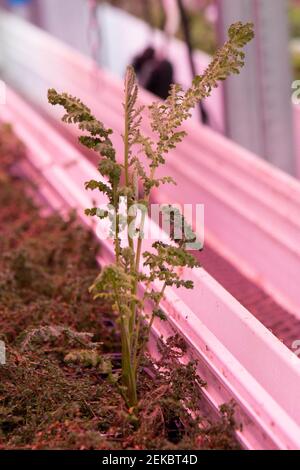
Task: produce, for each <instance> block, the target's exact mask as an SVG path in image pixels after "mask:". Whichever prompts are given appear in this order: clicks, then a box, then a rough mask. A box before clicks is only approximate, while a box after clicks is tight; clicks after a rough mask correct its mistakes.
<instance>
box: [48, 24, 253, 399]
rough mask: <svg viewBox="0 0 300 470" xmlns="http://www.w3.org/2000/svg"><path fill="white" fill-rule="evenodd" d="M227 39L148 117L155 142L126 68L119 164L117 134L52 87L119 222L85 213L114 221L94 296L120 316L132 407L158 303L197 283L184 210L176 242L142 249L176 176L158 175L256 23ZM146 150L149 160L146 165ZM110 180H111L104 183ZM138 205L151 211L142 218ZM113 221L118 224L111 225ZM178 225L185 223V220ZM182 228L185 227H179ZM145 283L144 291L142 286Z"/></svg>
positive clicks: (232, 67)
mask: <svg viewBox="0 0 300 470" xmlns="http://www.w3.org/2000/svg"><path fill="white" fill-rule="evenodd" d="M228 34H229V38H228V41H227V42H226V43H225V44H224V46H223V47H222V48H221V49H220V50H219V51H218V52H217V54H216V55H215V57H214V59H213V60H212V62H211V64H210V65H209V67H208V68H207V70H206V71H205V72H204V74H203V75H199V76H196V77H195V78H194V80H193V82H192V85H191V87H190V88H189V89H188V90H187V91H184V90H183V89H182V87H181V86H180V85H173V86H172V87H171V90H170V94H169V97H168V98H167V99H166V100H165V101H164V102H161V101H159V102H154V103H153V104H152V105H151V106H149V108H148V118H150V123H151V127H152V131H153V134H154V135H155V136H156V137H155V138H152V137H151V138H150V137H148V136H146V135H144V133H143V131H142V121H143V118H144V111H145V110H144V107H141V106H139V105H138V103H137V102H138V86H137V82H136V78H135V74H134V71H133V69H132V68H131V67H128V69H127V72H126V77H125V93H124V94H125V99H124V105H123V106H124V135H123V141H124V155H123V158H122V159H121V158H120V159H119V158H118V159H117V156H116V151H115V149H114V147H113V144H112V141H111V138H110V137H111V134H112V130H111V129H107V128H106V127H105V125H104V124H103V123H102V122H100V121H99V120H97V119H96V118H95V117H94V116H93V115H92V113H91V111H90V109H89V108H88V107H87V106H85V105H84V104H83V103H82V102H81V101H80V100H79V99H77V98H74V97H72V96H70V95H68V94H66V93H63V94H59V93H57V92H56V91H55V90H54V89H51V90H49V93H48V98H49V102H50V103H51V104H52V105H61V106H63V108H64V109H65V112H66V113H65V115H64V116H63V118H62V120H63V121H64V122H66V123H70V124H71V123H72V124H76V125H78V127H79V129H80V130H81V131H83V132H84V135H82V136H81V137H79V141H80V142H81V144H83V145H84V146H86V147H87V148H89V149H93V150H94V151H95V152H96V153H98V154H99V156H100V160H99V165H98V171H99V173H100V174H101V175H102V177H104V179H102V180H101V181H96V180H92V181H88V182H87V183H86V185H85V186H86V189H87V190H98V191H100V192H101V193H104V194H105V195H106V196H107V200H108V202H109V204H110V207H112V208H113V212H114V215H115V217H114V218H113V217H112V213H111V212H110V211H109V210H108V211H105V212H103V211H101V212H100V211H99V210H98V209H97V207H92V208H89V209H87V210H86V214H87V215H88V216H96V217H97V216H99V217H102V218H105V217H108V218H110V219H111V226H112V232H113V238H114V251H115V262H114V263H113V264H111V265H109V266H104V267H103V269H102V271H101V273H100V274H99V276H98V278H97V279H96V280H95V282H94V284H93V285H92V286H91V289H90V290H91V292H92V294H93V295H94V297H95V298H102V299H105V300H109V301H110V302H111V303H112V305H113V308H114V310H115V312H116V313H117V315H118V318H119V322H120V328H121V342H122V377H121V382H120V384H119V385H120V389H121V391H122V394H123V396H124V398H125V400H126V402H127V404H128V406H129V407H134V406H135V405H136V404H137V401H138V397H137V374H138V370H139V365H140V362H141V358H142V355H143V352H144V349H145V346H146V344H147V340H148V337H149V332H150V329H151V326H152V324H153V321H154V319H155V317H160V318H161V319H164V315H163V312H162V311H161V310H160V303H161V300H162V298H163V296H164V292H165V289H166V288H167V287H168V286H176V287H184V288H187V289H191V288H193V283H192V282H191V281H187V280H184V279H182V278H181V276H180V274H179V272H180V269H178V268H183V267H185V266H187V267H189V268H194V267H195V266H197V262H196V260H195V258H194V257H193V255H192V254H191V253H190V252H188V251H187V243H188V242H190V241H194V240H195V235H194V234H193V233H192V230H191V228H187V226H185V230H184V235H183V236H182V237H180V238H178V236H177V235H176V230H175V229H176V223H177V222H176V221H178V213H176V211H174V210H173V208H172V207H166V209H165V215H167V217H169V220H170V222H171V226H172V231H171V232H172V233H171V235H170V238H171V241H170V243H169V244H168V243H164V242H162V241H159V240H157V241H156V242H155V243H154V244H153V250H152V251H151V252H150V251H144V252H143V238H144V233H143V232H144V225H145V218H146V213H147V211H148V210H149V204H150V200H151V193H152V190H153V188H157V187H159V186H160V185H162V184H166V183H175V182H174V181H173V180H172V179H171V178H170V177H168V176H165V177H163V178H158V177H157V170H158V168H159V167H161V166H162V165H164V163H165V161H166V157H167V154H168V153H169V152H170V151H171V150H172V149H174V148H175V147H176V146H177V145H178V144H179V143H180V142H181V141H182V140H183V139H184V137H185V135H186V133H185V131H184V130H182V128H181V126H182V124H183V123H184V121H186V120H187V119H188V118H189V117H190V116H191V111H192V109H193V108H194V107H195V105H196V104H197V103H198V101H199V100H202V99H204V98H206V97H208V96H209V95H210V93H211V91H212V89H213V88H215V87H217V86H218V82H219V81H221V80H225V79H226V78H227V77H228V76H229V75H230V74H235V73H239V70H240V69H241V67H242V66H243V65H244V52H243V51H242V49H243V47H244V46H245V45H246V44H247V43H248V41H250V40H251V39H252V38H253V35H254V33H253V25H252V24H251V23H247V24H242V23H240V22H238V23H236V24H234V25H232V26H231V27H230V29H229V32H228ZM141 153H142V154H143V155H144V157H145V158H144V160H146V163H145V161H144V160H141V158H140V155H141ZM104 181H105V182H104ZM124 197H126V198H127V204H128V213H129V214H130V215H129V216H128V217H127V218H124V215H123V213H122V211H121V209H120V200H121V199H122V198H124ZM136 205H139V207H140V206H141V205H142V206H143V207H144V208H145V211H143V212H142V216H141V217H140V218H139V219H138V214H137V213H138V211H137V210H135V208H136ZM113 219H114V220H113ZM179 220H180V219H179ZM180 223H181V222H180ZM124 230H125V231H126V234H127V235H126V237H127V241H126V243H124V242H122V241H121V232H123V231H124ZM157 280H159V281H160V285H161V288H160V290H159V291H157V290H156V289H154V288H153V282H154V281H157ZM141 286H143V288H142V289H141V288H140V287H141ZM149 301H150V302H151V303H152V307H153V308H152V314H151V317H150V318H145V317H146V316H145V308H144V307H145V302H149Z"/></svg>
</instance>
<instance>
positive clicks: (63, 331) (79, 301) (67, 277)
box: [0, 126, 238, 449]
mask: <svg viewBox="0 0 300 470" xmlns="http://www.w3.org/2000/svg"><path fill="white" fill-rule="evenodd" d="M24 153H25V150H24V149H23V147H22V145H21V144H20V143H19V142H18V141H17V140H16V138H15V137H14V135H13V133H12V131H11V129H10V128H9V127H6V126H4V127H3V126H2V128H1V129H0V182H1V184H0V318H1V323H0V325H1V339H3V340H4V341H5V342H6V346H7V364H6V365H5V366H0V449H21V448H22V449H173V448H176V449H236V448H238V445H237V442H236V441H235V439H234V437H233V431H234V429H235V423H234V419H233V408H232V407H231V406H224V407H223V408H222V410H221V411H222V412H221V418H220V419H219V421H217V422H214V423H211V422H210V421H209V420H208V419H207V418H205V417H204V416H198V418H192V417H191V415H190V414H189V413H188V412H187V411H186V406H183V404H182V401H181V399H182V398H183V399H184V401H185V405H187V406H188V407H189V408H190V409H191V410H192V411H197V410H199V409H200V410H201V392H200V388H201V386H204V384H203V383H202V381H201V379H200V378H199V377H198V376H197V374H196V372H195V364H193V363H191V364H189V365H188V366H185V367H183V366H179V365H178V362H177V358H178V355H180V354H181V351H182V350H184V344H182V340H181V339H180V338H177V337H174V338H172V339H170V340H169V342H168V345H167V346H163V345H162V344H161V345H160V349H161V362H160V363H158V364H156V368H155V367H154V365H153V363H152V362H151V360H150V358H147V357H146V358H145V359H144V364H143V367H142V369H141V372H140V375H139V382H138V391H139V396H140V400H139V405H138V413H136V414H133V413H132V410H128V409H127V408H126V405H125V403H124V401H123V399H122V398H121V396H120V394H119V391H118V389H117V388H116V386H115V385H113V383H112V382H111V380H109V378H108V377H109V374H108V373H107V366H106V364H107V359H110V360H112V363H113V365H114V368H115V369H116V371H117V369H118V368H119V367H120V365H119V363H118V353H119V351H120V340H119V331H118V325H117V324H116V323H115V318H114V316H113V314H112V312H111V309H110V308H109V306H107V305H103V303H102V302H101V301H93V300H91V298H90V294H89V293H88V287H89V286H90V284H91V283H92V281H93V280H94V278H95V276H96V275H97V274H98V267H97V264H96V262H95V258H96V253H97V250H98V247H97V245H96V243H95V242H94V240H93V236H92V234H91V233H89V232H88V231H87V230H85V229H84V228H82V227H81V226H80V225H79V224H78V223H77V221H76V217H75V216H74V215H71V216H70V218H69V220H67V221H65V220H62V219H61V218H60V216H59V215H52V216H50V217H47V218H42V217H41V216H40V215H39V210H38V208H37V207H36V206H35V205H34V203H33V202H32V200H31V199H30V198H29V197H28V196H27V194H28V192H27V189H28V187H29V183H28V182H25V181H23V180H20V179H18V178H15V177H13V176H9V174H11V173H10V172H9V170H10V169H11V168H12V165H14V164H15V161H16V159H17V158H18V157H19V156H23V155H24ZM162 365H163V367H162ZM154 370H155V372H153V371H154ZM198 414H199V413H198ZM199 423H200V424H201V426H199Z"/></svg>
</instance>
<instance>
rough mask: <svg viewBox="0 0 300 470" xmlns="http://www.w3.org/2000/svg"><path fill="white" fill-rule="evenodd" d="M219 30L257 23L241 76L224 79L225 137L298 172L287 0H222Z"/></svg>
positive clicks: (221, 32)
mask: <svg viewBox="0 0 300 470" xmlns="http://www.w3.org/2000/svg"><path fill="white" fill-rule="evenodd" d="M218 7H219V19H220V20H219V33H220V39H221V40H222V41H224V38H225V35H226V33H227V29H228V27H229V25H230V24H231V23H233V22H235V21H239V20H240V21H253V22H254V24H255V39H254V40H253V41H252V42H251V44H249V45H248V46H247V48H246V66H245V68H244V70H243V71H242V73H241V75H239V76H236V77H232V78H230V79H229V80H228V81H227V82H226V83H225V109H226V123H227V135H228V136H229V137H230V138H232V139H233V140H235V141H236V142H238V143H239V144H241V145H243V146H244V147H246V148H248V149H249V150H251V151H253V152H255V153H256V154H258V155H261V156H262V157H263V158H265V159H266V160H268V161H270V162H271V163H273V164H274V165H276V166H277V167H279V168H281V169H283V170H284V171H286V172H288V173H290V174H295V167H296V164H295V156H294V148H293V147H294V146H293V122H292V105H291V83H292V78H291V72H290V63H289V33H288V17H287V2H286V1H285V0H276V1H270V0H218Z"/></svg>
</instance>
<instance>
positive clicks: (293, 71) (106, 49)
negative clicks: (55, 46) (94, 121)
mask: <svg viewBox="0 0 300 470" xmlns="http://www.w3.org/2000/svg"><path fill="white" fill-rule="evenodd" d="M0 5H1V7H2V8H3V9H6V10H10V11H11V12H13V13H14V14H16V15H19V16H23V17H24V18H26V19H27V20H29V21H30V22H32V23H34V24H36V25H37V26H39V27H41V28H43V29H44V30H46V31H47V32H49V33H51V34H52V35H53V36H55V37H57V38H59V39H61V40H63V41H64V42H65V43H67V44H69V45H71V46H72V47H74V48H76V49H77V50H79V51H80V52H82V53H83V54H85V55H87V56H90V57H92V58H93V60H94V61H95V62H96V63H97V64H98V65H99V66H101V67H103V68H105V69H108V70H109V71H110V72H111V73H113V74H114V75H115V76H117V77H120V78H121V77H123V75H124V71H125V68H126V65H127V64H128V63H132V64H133V65H134V67H135V68H136V71H137V73H138V77H139V81H140V84H141V85H142V86H143V87H145V88H146V89H148V90H149V91H150V92H152V93H155V94H157V95H158V96H161V97H165V95H166V92H167V90H168V87H169V84H170V83H171V82H178V83H181V84H182V85H183V86H188V84H189V83H190V81H191V77H192V76H193V75H195V74H196V73H199V74H201V72H202V71H203V70H204V69H205V67H206V66H207V64H208V62H209V61H210V57H211V55H213V54H214V52H215V51H216V49H217V48H218V45H219V44H221V43H223V41H224V39H225V38H226V32H227V29H228V26H229V25H230V24H231V23H232V22H234V21H237V20H241V21H253V22H254V24H255V32H256V38H255V40H254V41H253V42H252V43H251V44H250V45H249V46H248V48H247V60H246V67H245V69H244V70H243V72H242V75H241V76H240V77H234V78H231V79H230V80H228V81H227V82H226V84H225V85H224V87H221V88H219V89H218V90H216V91H215V92H214V93H213V95H212V97H211V98H210V99H208V100H207V101H206V102H204V103H203V104H202V105H201V107H200V108H199V109H197V110H196V111H195V113H194V116H193V117H194V119H195V120H198V121H199V122H201V123H202V124H204V125H208V126H210V127H211V128H213V129H214V130H216V131H217V132H220V133H223V134H225V135H226V136H227V137H229V138H230V139H232V140H234V141H235V142H237V143H239V144H240V145H241V146H243V147H245V148H247V149H248V150H250V151H252V152H254V153H255V154H256V155H258V156H260V157H261V158H263V159H265V160H267V161H269V162H270V163H271V164H272V165H274V166H276V167H278V168H280V169H282V170H283V171H285V172H287V173H289V174H290V175H292V176H295V177H300V137H299V136H300V132H299V131H300V107H299V106H297V105H295V104H293V103H292V93H293V89H292V84H293V82H294V81H295V80H298V79H300V1H299V0H141V1H137V0H111V1H104V0H64V1H61V0H0ZM0 54H1V49H0ZM294 86H297V85H295V84H294Z"/></svg>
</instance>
